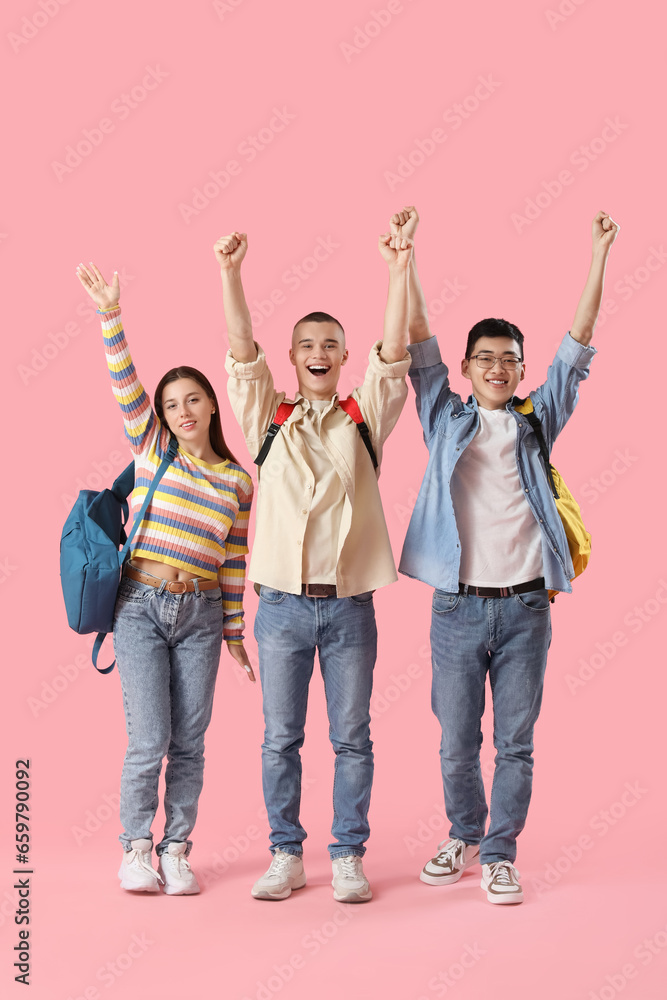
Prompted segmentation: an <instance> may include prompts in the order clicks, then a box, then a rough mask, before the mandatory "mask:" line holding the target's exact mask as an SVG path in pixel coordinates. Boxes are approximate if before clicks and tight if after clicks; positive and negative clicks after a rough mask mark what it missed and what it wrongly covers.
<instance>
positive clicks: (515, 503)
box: [451, 406, 543, 587]
mask: <svg viewBox="0 0 667 1000" xmlns="http://www.w3.org/2000/svg"><path fill="white" fill-rule="evenodd" d="M516 434H517V425H516V419H515V418H514V416H513V415H512V414H511V413H510V412H508V410H505V409H501V410H486V409H484V408H483V407H482V406H480V407H479V429H478V431H477V434H476V435H475V437H474V438H473V440H472V441H471V442H470V444H469V445H468V447H467V448H466V449H465V451H464V452H463V454H462V455H461V457H460V459H459V460H458V462H457V463H456V467H455V469H454V474H453V475H452V481H451V493H452V501H453V503H454V512H455V514H456V525H457V528H458V532H459V538H460V542H461V568H460V572H459V579H460V581H461V583H468V584H470V585H471V586H476V587H511V586H514V585H516V584H519V583H527V582H528V581H529V580H534V579H536V578H537V577H540V576H543V567H542V536H541V531H540V526H539V524H538V523H537V521H536V520H535V517H534V516H533V513H532V511H531V509H530V507H529V506H528V501H527V500H526V497H525V494H524V492H523V489H522V488H521V482H520V480H519V470H518V468H517V462H516V455H515V450H516Z"/></svg>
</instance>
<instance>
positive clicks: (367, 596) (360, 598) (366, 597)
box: [348, 590, 375, 608]
mask: <svg viewBox="0 0 667 1000" xmlns="http://www.w3.org/2000/svg"><path fill="white" fill-rule="evenodd" d="M374 593H375V591H374V590H367V591H365V592H364V593H363V594H354V595H353V596H352V597H348V601H352V603H353V604H356V605H357V607H360V608H368V607H370V606H371V605H372V604H373V594H374Z"/></svg>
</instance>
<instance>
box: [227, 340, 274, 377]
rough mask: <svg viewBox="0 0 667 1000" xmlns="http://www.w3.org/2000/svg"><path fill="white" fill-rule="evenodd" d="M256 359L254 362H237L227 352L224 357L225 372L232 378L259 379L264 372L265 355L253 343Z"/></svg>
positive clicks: (230, 353) (229, 352)
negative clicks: (255, 349)
mask: <svg viewBox="0 0 667 1000" xmlns="http://www.w3.org/2000/svg"><path fill="white" fill-rule="evenodd" d="M255 347H256V348H257V357H256V358H255V360H254V361H246V362H242V361H237V360H236V359H235V357H234V355H233V354H232V352H231V351H227V356H226V357H225V370H226V372H227V374H228V375H231V376H232V378H239V379H253V378H259V377H260V376H261V375H263V374H264V372H265V371H266V355H265V354H264V351H263V350H262V348H261V347H260V346H259V344H258V343H257V342H256V341H255Z"/></svg>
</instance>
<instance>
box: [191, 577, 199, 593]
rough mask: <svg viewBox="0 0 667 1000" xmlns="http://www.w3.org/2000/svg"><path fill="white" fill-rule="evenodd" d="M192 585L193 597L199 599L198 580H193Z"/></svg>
mask: <svg viewBox="0 0 667 1000" xmlns="http://www.w3.org/2000/svg"><path fill="white" fill-rule="evenodd" d="M192 584H193V586H194V588H195V597H199V580H197V579H194V580H193V581H192Z"/></svg>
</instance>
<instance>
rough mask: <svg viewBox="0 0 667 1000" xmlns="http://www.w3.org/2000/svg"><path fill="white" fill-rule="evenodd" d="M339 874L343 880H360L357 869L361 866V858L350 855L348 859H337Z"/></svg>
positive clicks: (359, 873)
mask: <svg viewBox="0 0 667 1000" xmlns="http://www.w3.org/2000/svg"><path fill="white" fill-rule="evenodd" d="M338 864H339V869H338V870H339V873H340V874H341V875H342V876H343V878H353V879H359V878H361V877H362V876H361V872H360V871H359V868H360V866H361V858H358V857H357V855H356V854H352V855H350V857H348V858H338Z"/></svg>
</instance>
